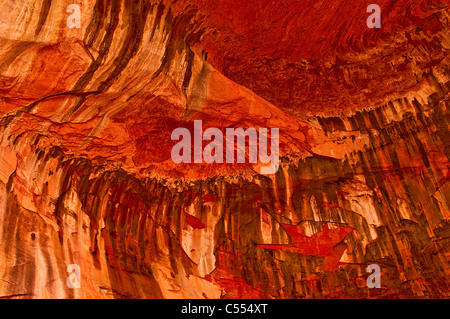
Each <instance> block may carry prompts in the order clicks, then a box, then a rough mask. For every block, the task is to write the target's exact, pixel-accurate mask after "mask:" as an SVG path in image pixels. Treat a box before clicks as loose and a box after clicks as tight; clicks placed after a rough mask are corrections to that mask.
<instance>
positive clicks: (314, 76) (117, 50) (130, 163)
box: [0, 0, 450, 298]
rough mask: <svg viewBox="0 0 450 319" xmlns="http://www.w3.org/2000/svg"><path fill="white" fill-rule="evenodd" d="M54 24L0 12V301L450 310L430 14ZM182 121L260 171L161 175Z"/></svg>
mask: <svg viewBox="0 0 450 319" xmlns="http://www.w3.org/2000/svg"><path fill="white" fill-rule="evenodd" d="M70 4H72V1H61V2H52V1H47V0H20V1H16V0H5V1H2V2H1V3H0V21H1V22H0V117H1V119H0V124H1V125H0V298H449V297H450V287H449V285H450V281H449V275H450V264H449V261H450V173H449V172H450V161H449V160H450V129H449V128H450V112H449V109H450V102H449V96H450V93H449V90H450V56H449V52H450V36H449V35H450V25H449V21H450V11H449V7H448V3H447V1H444V0H435V1H429V0H420V1H411V0H401V1H393V0H379V1H377V4H378V5H379V6H380V7H381V12H382V13H381V14H382V27H381V28H380V29H370V28H368V27H367V26H366V19H367V16H368V13H367V12H366V6H367V4H366V3H365V2H361V1H357V0H352V1H331V0H329V1H328V0H327V1H321V2H320V1H316V0H305V1H293V0H286V1H275V2H273V1H272V2H270V1H265V0H248V1H238V0H220V1H209V0H208V1H204V0H201V1H200V0H179V1H172V0H155V1H144V0H133V1H128V0H113V1H93V0H87V1H83V3H82V5H81V17H80V19H81V28H79V29H77V28H73V29H72V28H68V27H67V24H66V19H67V17H68V13H67V12H66V8H67V6H68V5H70ZM319 22H320V23H319ZM195 120H201V121H202V123H203V127H204V128H205V129H206V128H218V129H220V130H221V131H222V132H224V131H225V130H226V128H236V127H242V128H250V127H253V128H256V129H258V128H279V129H280V148H279V150H280V167H279V170H278V171H277V172H276V173H275V174H271V175H267V176H265V175H261V174H259V173H258V169H259V167H258V165H256V164H249V161H246V163H248V164H235V163H234V164H228V163H222V164H217V163H214V164H207V163H204V162H203V163H181V164H175V163H174V162H173V161H172V160H171V157H170V150H171V148H172V147H173V141H172V140H171V133H172V131H173V130H174V129H176V128H178V127H193V123H194V121H195ZM73 264H76V265H78V266H79V267H80V283H81V288H78V289H71V288H69V287H68V286H67V284H66V280H67V278H68V276H69V274H68V273H67V267H68V265H73ZM370 264H377V265H378V266H380V268H381V270H382V272H381V276H382V286H381V288H374V289H371V288H369V287H368V286H367V284H366V278H367V276H368V273H367V271H366V269H367V266H368V265H370Z"/></svg>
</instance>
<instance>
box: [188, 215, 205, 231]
mask: <svg viewBox="0 0 450 319" xmlns="http://www.w3.org/2000/svg"><path fill="white" fill-rule="evenodd" d="M186 222H187V223H188V225H189V226H191V227H192V228H194V229H203V228H205V224H203V223H202V221H201V220H200V219H199V218H197V217H194V216H191V215H189V214H186Z"/></svg>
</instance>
